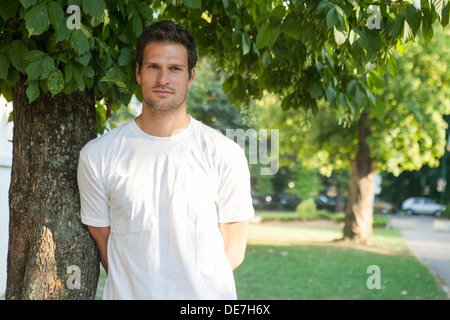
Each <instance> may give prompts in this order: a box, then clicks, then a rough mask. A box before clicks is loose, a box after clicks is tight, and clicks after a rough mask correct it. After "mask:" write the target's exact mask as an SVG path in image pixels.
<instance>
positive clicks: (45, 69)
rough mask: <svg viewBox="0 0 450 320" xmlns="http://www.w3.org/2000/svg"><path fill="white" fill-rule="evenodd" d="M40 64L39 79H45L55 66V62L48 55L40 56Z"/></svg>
mask: <svg viewBox="0 0 450 320" xmlns="http://www.w3.org/2000/svg"><path fill="white" fill-rule="evenodd" d="M41 65H42V74H41V80H43V79H47V78H48V77H49V75H50V73H51V72H52V71H53V70H54V69H55V68H56V67H55V62H54V61H53V59H52V58H51V57H49V56H45V57H44V58H42V62H41Z"/></svg>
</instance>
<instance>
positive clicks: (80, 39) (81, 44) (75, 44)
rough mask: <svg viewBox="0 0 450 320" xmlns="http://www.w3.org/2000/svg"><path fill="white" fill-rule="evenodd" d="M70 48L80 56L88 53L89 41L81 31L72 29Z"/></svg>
mask: <svg viewBox="0 0 450 320" xmlns="http://www.w3.org/2000/svg"><path fill="white" fill-rule="evenodd" d="M70 46H71V47H72V49H73V50H74V51H75V52H76V53H78V54H79V55H80V56H81V55H83V54H85V53H86V52H88V51H89V41H88V38H87V37H86V35H85V34H84V33H83V32H82V31H81V29H73V30H72V34H71V35H70Z"/></svg>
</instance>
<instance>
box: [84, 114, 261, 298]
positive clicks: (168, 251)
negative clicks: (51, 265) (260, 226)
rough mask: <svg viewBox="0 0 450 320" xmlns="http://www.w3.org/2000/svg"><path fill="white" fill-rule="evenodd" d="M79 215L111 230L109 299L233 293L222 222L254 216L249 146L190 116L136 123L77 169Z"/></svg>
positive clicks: (104, 139) (95, 148) (91, 147)
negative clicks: (159, 125) (158, 127)
mask: <svg viewBox="0 0 450 320" xmlns="http://www.w3.org/2000/svg"><path fill="white" fill-rule="evenodd" d="M78 184H79V188H80V195H81V220H82V222H83V223H84V224H87V225H90V226H95V227H108V226H110V227H111V233H110V237H109V240H108V278H107V282H106V285H105V288H104V295H103V298H104V299H236V289H235V283H234V278H233V272H232V269H231V266H230V264H229V262H228V259H227V257H226V255H225V251H224V241H223V237H222V235H221V233H220V231H219V228H218V223H219V222H220V223H222V222H234V221H243V220H247V219H249V218H251V217H252V216H253V215H254V211H253V206H252V201H251V195H250V174H249V170H248V163H247V159H246V157H245V153H244V151H243V150H242V149H241V147H239V145H238V144H237V143H235V142H234V141H232V140H230V139H229V138H227V137H225V136H224V135H222V134H221V133H220V132H218V131H216V130H214V129H212V128H210V127H208V126H206V125H204V124H202V123H201V122H199V121H197V120H195V119H194V118H192V117H191V121H190V123H189V125H188V127H187V128H186V129H184V130H183V131H182V132H181V133H179V134H176V135H174V136H171V137H154V136H150V135H148V134H146V133H145V132H143V131H142V130H141V129H140V128H139V127H138V126H137V125H136V122H135V120H132V121H130V122H128V123H126V124H124V125H122V126H120V127H118V128H116V129H114V130H112V131H110V132H109V133H107V134H105V135H103V136H101V137H99V138H97V139H94V140H92V141H91V142H89V143H88V144H87V145H86V146H85V147H84V148H83V150H82V151H81V154H80V161H79V166H78Z"/></svg>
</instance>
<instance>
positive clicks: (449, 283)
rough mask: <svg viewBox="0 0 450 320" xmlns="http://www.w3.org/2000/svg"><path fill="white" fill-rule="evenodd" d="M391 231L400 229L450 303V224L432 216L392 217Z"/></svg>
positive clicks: (413, 251)
mask: <svg viewBox="0 0 450 320" xmlns="http://www.w3.org/2000/svg"><path fill="white" fill-rule="evenodd" d="M390 225H391V227H392V228H395V229H399V230H400V231H401V234H402V236H403V237H404V239H405V242H406V245H407V246H408V248H409V249H410V250H411V252H412V253H413V254H414V255H415V256H416V257H417V258H418V259H419V260H420V261H421V262H422V263H423V264H424V265H425V266H427V267H428V269H429V270H430V271H431V273H433V274H434V275H435V276H438V277H439V278H440V279H441V280H442V282H443V283H442V287H443V288H444V290H445V291H446V292H447V296H448V297H449V299H450V221H448V220H442V219H436V218H434V217H432V216H425V215H419V216H393V217H392V218H391V221H390Z"/></svg>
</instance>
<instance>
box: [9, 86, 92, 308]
mask: <svg viewBox="0 0 450 320" xmlns="http://www.w3.org/2000/svg"><path fill="white" fill-rule="evenodd" d="M25 90H26V85H24V84H23V82H19V83H18V84H17V85H16V86H15V87H14V88H13V106H14V108H13V117H14V141H13V165H12V173H11V186H10V190H9V203H10V226H9V246H8V275H7V288H6V298H7V299H11V300H12V299H24V300H34V299H93V298H94V297H95V292H96V287H97V281H98V275H99V257H98V253H97V248H96V245H95V242H94V241H93V239H92V237H91V236H90V234H89V231H88V230H87V228H86V226H84V225H83V224H82V223H81V221H80V205H79V193H78V186H77V177H76V172H77V165H78V155H79V152H80V150H81V148H82V147H83V146H84V144H86V142H88V141H89V140H91V139H92V138H95V136H96V118H95V117H96V115H95V101H94V98H93V94H92V93H88V92H87V91H86V92H79V91H77V92H75V93H73V94H70V95H64V94H62V93H61V94H58V95H56V96H55V97H53V98H52V97H51V96H49V95H46V94H41V96H40V97H39V98H38V99H37V100H35V101H34V102H32V103H31V104H30V103H29V101H28V98H27V96H26V93H25Z"/></svg>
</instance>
